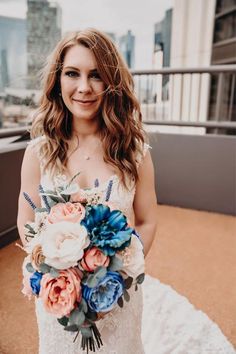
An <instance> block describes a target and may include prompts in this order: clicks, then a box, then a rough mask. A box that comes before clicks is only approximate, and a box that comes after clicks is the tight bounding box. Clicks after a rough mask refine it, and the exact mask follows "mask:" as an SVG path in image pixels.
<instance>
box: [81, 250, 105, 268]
mask: <svg viewBox="0 0 236 354" xmlns="http://www.w3.org/2000/svg"><path fill="white" fill-rule="evenodd" d="M109 263H110V258H109V257H108V256H106V255H105V254H104V253H103V252H102V251H100V250H99V249H98V248H97V247H92V248H90V249H88V250H87V251H86V252H85V254H84V257H83V259H82V260H81V262H80V264H81V266H82V268H83V269H84V270H86V271H87V272H93V271H94V270H95V269H96V268H97V267H100V266H102V267H108V265H109Z"/></svg>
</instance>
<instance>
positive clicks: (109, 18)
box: [0, 0, 174, 69]
mask: <svg viewBox="0 0 236 354" xmlns="http://www.w3.org/2000/svg"><path fill="white" fill-rule="evenodd" d="M52 2H57V3H58V4H59V5H60V6H61V8H62V32H63V33H65V32H66V31H69V30H76V29H79V28H81V29H83V28H86V27H96V28H98V29H100V30H103V31H106V32H114V33H115V35H116V36H118V37H119V36H122V35H124V34H125V33H126V32H127V31H128V30H131V31H132V33H133V34H134V36H135V69H150V68H151V67H152V54H153V46H154V24H155V22H158V21H160V20H162V18H163V17H164V15H165V11H166V10H168V9H169V8H171V7H172V5H173V2H174V0H148V1H145V3H144V1H140V2H138V3H137V2H136V1H135V0H129V2H127V1H125V0H120V1H119V3H118V2H116V1H114V0H112V1H111V0H97V1H96V2H94V1H93V0H87V2H86V3H84V2H83V6H82V7H81V8H79V6H78V3H79V2H81V3H82V1H78V0H68V1H67V2H66V4H65V1H63V0H57V1H52ZM134 10H135V11H134ZM144 10H145V16H144ZM26 11H27V1H26V0H7V1H6V0H0V15H2V16H10V17H17V18H26ZM78 23H79V24H80V25H79V26H78Z"/></svg>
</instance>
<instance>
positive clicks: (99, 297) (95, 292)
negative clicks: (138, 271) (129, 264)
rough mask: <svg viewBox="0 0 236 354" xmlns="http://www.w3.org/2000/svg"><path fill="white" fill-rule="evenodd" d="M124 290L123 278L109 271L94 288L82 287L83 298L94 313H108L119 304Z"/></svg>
mask: <svg viewBox="0 0 236 354" xmlns="http://www.w3.org/2000/svg"><path fill="white" fill-rule="evenodd" d="M123 289H124V282H123V278H122V276H121V275H120V274H119V273H116V272H111V271H110V272H109V271H108V272H107V273H106V275H105V277H104V278H102V279H101V280H100V281H99V283H98V285H97V286H95V287H94V288H89V287H88V286H87V285H82V294H83V295H82V296H83V298H84V299H85V300H86V302H87V304H88V306H89V307H90V309H91V310H92V311H95V312H106V311H110V310H111V309H112V308H113V307H114V306H115V305H116V304H117V301H118V299H119V297H120V296H122V294H123Z"/></svg>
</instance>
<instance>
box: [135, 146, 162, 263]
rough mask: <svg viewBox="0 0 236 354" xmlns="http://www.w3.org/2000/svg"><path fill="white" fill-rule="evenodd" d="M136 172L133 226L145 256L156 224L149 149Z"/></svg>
mask: <svg viewBox="0 0 236 354" xmlns="http://www.w3.org/2000/svg"><path fill="white" fill-rule="evenodd" d="M138 172H139V181H138V183H137V185H136V193H135V198H134V214H135V228H136V230H137V231H138V233H139V234H140V236H141V238H142V241H143V245H144V254H145V256H146V255H147V254H148V252H149V250H150V248H151V245H152V241H153V239H154V236H155V232H156V224H157V221H156V220H157V198H156V193H155V182H154V168H153V163H152V158H151V154H150V152H149V151H147V153H146V155H145V157H144V159H143V161H142V163H141V164H140V166H139V171H138Z"/></svg>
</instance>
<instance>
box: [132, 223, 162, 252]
mask: <svg viewBox="0 0 236 354" xmlns="http://www.w3.org/2000/svg"><path fill="white" fill-rule="evenodd" d="M156 228H157V227H156V223H142V224H137V225H135V229H136V230H137V232H138V234H139V235H140V237H141V240H142V242H143V248H144V255H145V257H146V256H147V254H148V252H149V250H150V248H151V246H152V242H153V240H154V237H155V233H156Z"/></svg>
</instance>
